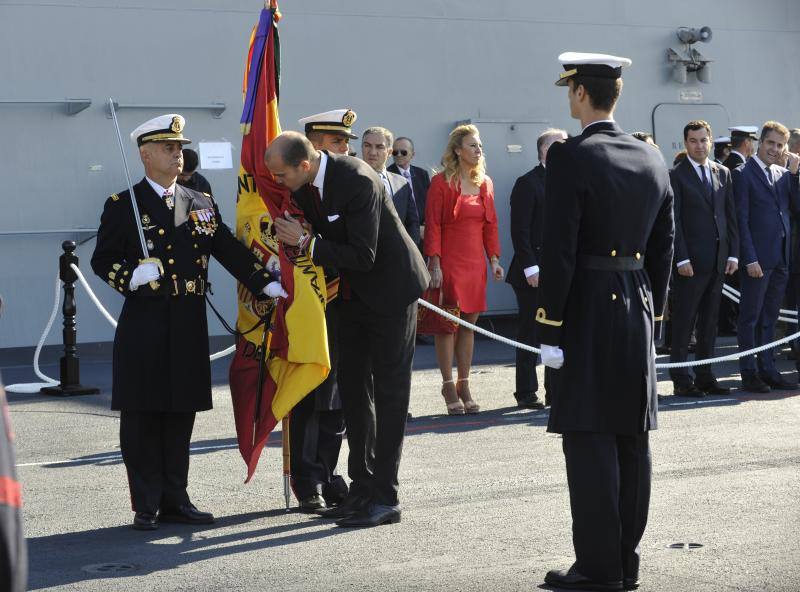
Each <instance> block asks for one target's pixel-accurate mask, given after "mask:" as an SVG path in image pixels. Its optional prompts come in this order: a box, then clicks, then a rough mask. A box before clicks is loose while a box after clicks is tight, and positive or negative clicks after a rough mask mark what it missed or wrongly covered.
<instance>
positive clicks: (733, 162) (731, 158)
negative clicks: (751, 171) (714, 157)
mask: <svg viewBox="0 0 800 592" xmlns="http://www.w3.org/2000/svg"><path fill="white" fill-rule="evenodd" d="M743 164H744V159H742V157H741V156H739V155H738V154H736V153H735V152H731V153H730V154H728V158H726V159H725V161H724V162H723V163H722V166H724V167H726V168H727V169H728V170H731V171H732V170H733V169H735V168H737V167H740V166H742V165H743Z"/></svg>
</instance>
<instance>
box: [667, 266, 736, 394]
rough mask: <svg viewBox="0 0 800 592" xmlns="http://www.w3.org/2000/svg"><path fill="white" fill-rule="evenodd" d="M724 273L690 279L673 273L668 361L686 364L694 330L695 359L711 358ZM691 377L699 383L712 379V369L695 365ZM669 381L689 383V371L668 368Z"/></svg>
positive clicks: (696, 273) (711, 272) (680, 383)
mask: <svg viewBox="0 0 800 592" xmlns="http://www.w3.org/2000/svg"><path fill="white" fill-rule="evenodd" d="M723 278H724V274H721V273H718V272H717V271H709V272H695V274H694V275H693V276H692V277H684V276H682V275H678V274H677V273H676V274H675V283H674V284H673V287H672V293H673V300H672V303H673V306H672V317H671V325H672V327H671V328H672V340H671V350H670V357H669V361H670V362H685V361H686V359H687V358H688V356H689V340H690V339H691V337H692V329H694V328H695V327H696V328H697V345H696V347H695V359H696V360H705V359H708V358H712V357H714V344H715V342H716V339H717V326H718V321H719V304H720V298H722V282H723ZM694 374H695V377H696V378H697V381H698V382H699V383H709V382H712V381H713V380H714V376H713V374H712V372H711V366H708V365H706V366H695V367H694ZM669 375H670V378H671V379H672V381H673V382H674V383H675V384H676V385H681V386H686V385H689V384H691V383H692V379H691V376H689V369H688V368H671V369H670V371H669Z"/></svg>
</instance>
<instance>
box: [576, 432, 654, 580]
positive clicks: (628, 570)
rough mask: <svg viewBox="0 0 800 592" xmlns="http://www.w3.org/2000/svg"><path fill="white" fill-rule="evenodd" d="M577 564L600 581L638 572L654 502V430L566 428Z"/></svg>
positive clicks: (633, 576)
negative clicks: (651, 433)
mask: <svg viewBox="0 0 800 592" xmlns="http://www.w3.org/2000/svg"><path fill="white" fill-rule="evenodd" d="M563 449H564V458H565V460H566V465H567V482H568V484H569V501H570V507H571V509H572V542H573V545H574V547H575V567H576V568H577V570H578V571H579V572H580V573H582V574H583V575H585V576H588V577H590V578H592V579H593V580H597V581H620V580H622V579H623V577H624V578H633V579H636V578H638V577H639V559H640V549H639V542H640V541H641V540H642V535H643V534H644V529H645V526H646V525H647V512H648V507H649V505H650V479H651V474H652V465H651V458H650V444H649V433H648V432H644V433H642V434H636V435H619V434H605V433H597V432H564V434H563Z"/></svg>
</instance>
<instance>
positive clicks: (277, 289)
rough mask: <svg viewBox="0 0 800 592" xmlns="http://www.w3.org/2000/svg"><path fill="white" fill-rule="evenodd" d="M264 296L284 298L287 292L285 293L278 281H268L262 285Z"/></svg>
mask: <svg viewBox="0 0 800 592" xmlns="http://www.w3.org/2000/svg"><path fill="white" fill-rule="evenodd" d="M263 294H264V296H269V297H270V298H286V297H288V296H289V294H287V293H286V290H284V289H283V286H281V283H280V282H270V283H268V284H267V285H266V286H264V290H263Z"/></svg>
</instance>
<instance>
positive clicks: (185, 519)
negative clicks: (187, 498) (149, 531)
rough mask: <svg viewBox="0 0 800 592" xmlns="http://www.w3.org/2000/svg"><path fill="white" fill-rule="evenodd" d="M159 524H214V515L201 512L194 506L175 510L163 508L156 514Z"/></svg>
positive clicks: (179, 507) (189, 505) (188, 505)
mask: <svg viewBox="0 0 800 592" xmlns="http://www.w3.org/2000/svg"><path fill="white" fill-rule="evenodd" d="M158 519H159V520H160V521H161V522H178V523H180V524H214V515H213V514H211V513H210V512H201V511H200V510H198V509H197V508H195V507H194V504H186V505H185V506H178V507H177V508H163V509H162V510H161V512H160V513H159V514H158Z"/></svg>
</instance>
